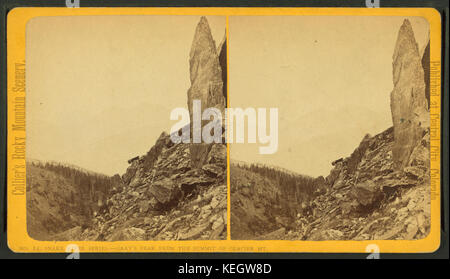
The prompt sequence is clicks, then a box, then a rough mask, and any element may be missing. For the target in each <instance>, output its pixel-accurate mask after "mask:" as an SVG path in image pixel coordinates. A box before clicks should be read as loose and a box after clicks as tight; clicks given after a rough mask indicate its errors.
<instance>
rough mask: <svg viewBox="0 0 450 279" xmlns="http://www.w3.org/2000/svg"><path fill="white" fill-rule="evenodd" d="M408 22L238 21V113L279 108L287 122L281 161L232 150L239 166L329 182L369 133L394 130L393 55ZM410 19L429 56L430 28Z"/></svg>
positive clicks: (233, 89) (233, 45) (252, 149)
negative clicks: (276, 169) (271, 168)
mask: <svg viewBox="0 0 450 279" xmlns="http://www.w3.org/2000/svg"><path fill="white" fill-rule="evenodd" d="M404 19H405V18H404V17H384V16H372V17H370V16H364V17H363V16H360V17H358V16H248V17H242V16H241V17H237V16H234V17H230V19H229V28H230V30H229V34H230V43H229V47H230V49H229V51H230V52H229V54H230V58H229V59H230V66H229V67H230V106H231V107H233V108H236V107H242V108H246V107H252V106H253V107H267V108H269V107H277V108H278V114H279V124H278V125H279V146H278V152H277V153H275V154H273V155H260V154H259V153H258V147H259V145H258V144H232V146H231V159H232V160H233V159H235V160H242V161H247V162H260V163H266V164H271V165H275V166H280V167H283V168H287V169H290V170H293V171H296V172H299V173H301V174H306V175H312V176H318V175H324V176H326V175H328V174H329V171H330V169H331V167H332V166H331V162H332V161H334V160H336V159H339V158H341V157H347V156H349V155H350V154H351V153H352V152H353V150H354V149H355V148H356V147H357V146H358V145H359V143H360V142H361V140H362V138H363V137H364V135H365V134H366V133H370V134H371V135H375V134H377V133H380V132H382V131H384V130H385V129H387V128H389V127H390V126H392V119H391V111H390V93H391V91H392V89H393V83H392V55H393V53H394V47H395V42H396V38H397V34H398V31H399V28H400V26H401V24H402V23H403V20H404ZM408 19H409V20H410V22H411V24H412V26H413V29H414V32H415V36H416V40H417V41H418V45H419V50H421V49H422V48H423V47H424V44H425V42H426V41H427V37H428V23H427V22H426V20H425V19H423V18H418V17H416V18H408Z"/></svg>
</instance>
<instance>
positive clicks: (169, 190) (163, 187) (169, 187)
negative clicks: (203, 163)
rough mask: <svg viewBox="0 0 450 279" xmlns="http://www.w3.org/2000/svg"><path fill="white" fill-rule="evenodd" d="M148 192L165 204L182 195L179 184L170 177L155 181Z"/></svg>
mask: <svg viewBox="0 0 450 279" xmlns="http://www.w3.org/2000/svg"><path fill="white" fill-rule="evenodd" d="M148 192H149V193H150V195H151V196H153V197H155V199H156V200H157V201H158V202H160V203H161V204H163V205H166V204H168V203H170V202H172V201H173V200H175V199H176V198H177V197H178V196H179V195H180V189H179V188H178V185H177V184H175V183H174V182H173V181H172V180H171V179H169V178H163V179H161V180H158V181H155V182H153V183H152V184H151V185H149V186H148Z"/></svg>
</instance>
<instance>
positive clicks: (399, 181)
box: [231, 20, 430, 240]
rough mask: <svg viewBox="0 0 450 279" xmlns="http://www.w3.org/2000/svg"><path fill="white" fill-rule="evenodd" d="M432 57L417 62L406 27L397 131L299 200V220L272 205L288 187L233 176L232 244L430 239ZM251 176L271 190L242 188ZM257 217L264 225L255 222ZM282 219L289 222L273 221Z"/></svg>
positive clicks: (375, 139)
mask: <svg viewBox="0 0 450 279" xmlns="http://www.w3.org/2000/svg"><path fill="white" fill-rule="evenodd" d="M426 55H429V54H428V51H427V50H426V48H425V50H424V52H423V57H421V56H420V55H419V52H418V48H417V43H416V41H415V38H414V32H413V30H412V27H411V24H410V23H409V22H408V20H405V21H404V23H403V25H402V26H401V28H400V31H399V33H398V39H397V43H396V47H395V52H394V55H393V81H394V90H393V91H392V93H391V110H392V119H393V124H394V126H393V127H391V128H389V129H387V130H386V131H384V132H382V133H380V134H378V135H375V136H370V135H366V136H365V137H364V138H363V139H362V141H361V143H360V145H359V146H358V147H357V148H356V149H355V151H354V152H353V153H352V154H350V156H349V157H347V158H340V159H338V160H336V161H334V162H333V163H332V165H333V166H334V167H333V169H332V170H331V171H330V174H329V175H328V176H327V177H326V179H325V181H324V183H323V184H322V183H318V185H319V188H318V189H317V190H318V191H314V193H313V194H307V195H306V194H305V195H304V198H303V199H302V200H298V201H299V204H300V205H301V206H298V205H297V206H291V210H294V211H295V212H296V213H297V214H296V216H294V217H293V216H292V214H286V211H285V210H284V211H280V206H281V205H282V204H286V203H285V202H284V201H281V202H280V201H278V200H277V199H275V198H274V196H276V193H277V192H278V191H279V189H280V188H282V187H285V186H286V185H278V184H277V182H276V181H274V180H272V181H267V180H265V181H259V182H258V180H261V179H259V178H257V177H256V174H255V173H242V172H241V171H239V170H234V171H232V173H231V176H232V177H231V181H232V184H231V187H232V196H231V203H232V208H231V212H232V215H231V218H232V219H231V224H232V238H236V239H242V238H244V239H245V238H248V239H290V240H350V239H351V240H369V239H420V238H424V237H426V236H427V234H428V233H429V230H430V159H429V157H430V152H429V150H430V131H429V111H428V105H427V103H428V101H427V99H428V98H429V93H428V95H427V90H429V89H427V87H426V86H425V81H427V80H429V78H428V79H427V78H426V75H425V74H429V70H428V69H427V68H426V65H427V62H426V61H427V59H428V60H429V57H426ZM233 169H234V168H233V167H232V170H233ZM233 176H235V177H234V178H233ZM249 177H251V178H252V181H253V182H255V183H261V184H262V185H265V186H264V187H263V186H257V187H256V188H255V189H254V190H248V189H245V188H243V187H242V185H245V184H246V183H247V180H248V178H249ZM253 182H252V183H253ZM266 186H267V187H266ZM258 189H259V190H261V191H262V192H261V193H258V194H255V193H253V192H252V193H251V194H250V195H248V194H247V196H248V198H246V199H245V202H242V200H243V199H244V198H243V197H245V196H246V193H245V191H247V192H248V191H257V190H258ZM260 205H261V206H262V207H264V211H263V212H258V209H260V208H261V206H260ZM288 205H289V204H288ZM254 212H256V213H254ZM254 216H257V217H258V218H255V219H256V220H262V221H261V222H260V223H255V222H253V223H251V222H249V219H252V218H253V217H254ZM259 216H261V217H259ZM277 217H278V219H280V220H282V219H283V218H285V219H286V220H285V221H284V222H280V221H278V222H277V221H276V222H273V220H276V219H277ZM246 223H249V225H247V224H246ZM269 223H272V224H275V225H272V226H270V225H269ZM252 224H254V225H253V226H252ZM233 226H235V228H234V230H235V231H234V234H233ZM269 230H270V232H268V231H269Z"/></svg>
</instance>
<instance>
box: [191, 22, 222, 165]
mask: <svg viewBox="0 0 450 279" xmlns="http://www.w3.org/2000/svg"><path fill="white" fill-rule="evenodd" d="M189 56H190V57H189V64H190V79H191V87H190V88H189V90H188V92H187V95H188V96H187V97H188V109H189V114H190V121H191V123H193V122H194V121H193V101H194V100H200V101H201V108H202V112H203V110H204V109H206V108H213V107H214V108H217V109H219V110H220V111H221V112H222V115H224V114H223V112H224V109H225V98H224V93H223V92H224V80H223V76H222V67H221V64H220V61H219V54H218V53H217V48H216V44H215V42H214V40H213V37H212V34H211V30H210V27H209V24H208V21H207V20H206V18H205V17H202V18H201V19H200V22H199V23H198V25H197V28H196V30H195V35H194V39H193V41H192V47H191V51H190V54H189ZM203 124H205V123H202V125H201V126H203ZM196 128H197V129H201V127H196ZM193 134H194V131H193V125H191V136H192V135H193ZM210 149H211V146H207V145H204V144H194V145H192V147H191V156H192V158H191V160H192V162H193V165H194V166H196V167H201V165H202V164H203V162H204V160H205V158H206V156H207V155H208V152H209V150H210Z"/></svg>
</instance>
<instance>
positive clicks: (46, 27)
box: [26, 16, 226, 175]
mask: <svg viewBox="0 0 450 279" xmlns="http://www.w3.org/2000/svg"><path fill="white" fill-rule="evenodd" d="M207 19H208V21H209V24H210V26H211V31H212V34H213V37H214V39H215V41H216V45H218V44H219V43H220V41H221V40H222V38H223V36H224V34H225V25H226V19H225V17H212V16H208V17H207ZM199 20H200V17H198V16H70V17H39V18H34V19H32V20H31V21H30V22H29V23H28V26H27V42H26V62H27V72H26V74H27V77H26V82H27V156H28V157H30V158H34V159H41V160H56V161H60V162H67V163H72V164H75V165H78V166H81V167H84V168H87V169H90V170H93V171H97V172H101V173H105V174H110V175H112V174H114V173H120V174H122V173H123V172H124V171H125V169H126V167H127V166H128V163H127V160H128V159H130V158H132V157H134V156H137V155H143V154H145V153H146V152H147V151H148V150H149V149H150V148H151V147H152V146H153V144H154V143H155V141H156V139H157V138H158V137H159V135H160V134H161V132H162V131H169V130H170V127H171V126H172V125H173V124H174V123H175V122H176V121H171V120H170V119H169V116H170V111H171V110H172V109H173V108H176V107H187V90H188V89H189V87H190V81H189V51H190V48H191V44H192V39H193V36H194V32H195V27H196V25H197V23H198V22H199Z"/></svg>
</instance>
